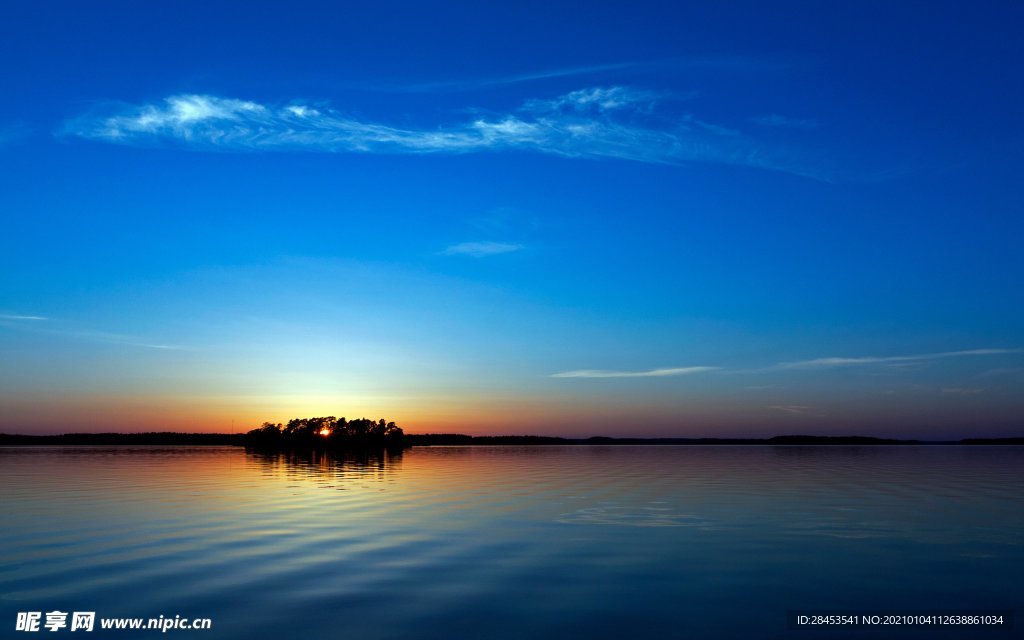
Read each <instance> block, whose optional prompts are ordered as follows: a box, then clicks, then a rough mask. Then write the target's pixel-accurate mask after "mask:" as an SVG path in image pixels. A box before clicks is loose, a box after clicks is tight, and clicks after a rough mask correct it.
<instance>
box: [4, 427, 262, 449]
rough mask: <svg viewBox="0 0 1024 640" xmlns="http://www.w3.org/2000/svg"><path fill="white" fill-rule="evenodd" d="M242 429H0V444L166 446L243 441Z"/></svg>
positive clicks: (229, 443)
mask: <svg viewBox="0 0 1024 640" xmlns="http://www.w3.org/2000/svg"><path fill="white" fill-rule="evenodd" d="M243 444H245V435H244V434H241V433H175V432H173V431H159V432H151V433H64V434H61V435H56V436H30V435H16V434H8V433H0V445H3V446H9V445H51V446H54V445H74V446H111V445H117V446H122V445H123V446H131V445H135V446H139V445H150V446H168V445H203V446H211V445H220V446H223V445H243Z"/></svg>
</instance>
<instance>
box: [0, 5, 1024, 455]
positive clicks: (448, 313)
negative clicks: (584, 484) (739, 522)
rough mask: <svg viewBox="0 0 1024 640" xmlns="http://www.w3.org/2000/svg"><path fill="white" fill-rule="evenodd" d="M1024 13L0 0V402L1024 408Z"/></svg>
mask: <svg viewBox="0 0 1024 640" xmlns="http://www.w3.org/2000/svg"><path fill="white" fill-rule="evenodd" d="M1022 18H1024V5H1021V4H1020V3H1012V2H976V3H972V4H970V5H969V6H968V5H964V4H963V3H952V2H946V3H943V2H929V3H916V2H901V3H892V2H858V3H823V2H779V3H770V4H766V3H763V2H700V3H677V2H589V3H552V2H510V3H491V2H488V3H480V2H472V3H471V2H465V3H463V2H443V3H435V2H386V1H382V2H373V3H343V2H309V1H301V0H297V1H294V2H289V3H286V4H282V3H277V2H245V3H241V2H215V3H211V2H189V1H184V2H174V3H170V2H148V3H137V2H95V3H82V2H39V1H35V0H33V1H24V0H13V1H9V2H5V3H3V6H2V7H0V82H2V86H3V99H2V100H0V221H2V228H3V233H2V234H0V431H4V432H7V433H65V432H81V431H152V430H176V431H209V432H233V431H243V430H246V429H249V428H252V427H255V426H258V425H259V424H260V423H261V422H263V421H264V420H268V421H272V422H278V421H286V420H288V419H289V418H292V417H298V416H313V415H336V416H339V417H340V416H346V417H348V418H355V417H360V416H367V417H370V418H377V417H385V418H387V419H389V420H395V421H397V422H398V424H399V425H401V426H403V427H404V428H405V429H406V431H407V432H411V433H426V432H461V433H471V434H498V433H500V434H550V435H563V436H591V435H608V436H708V437H759V436H771V435H777V434H795V433H801V434H821V435H841V434H859V435H871V436H885V437H909V438H922V439H942V438H961V437H982V436H988V437H999V436H1010V435H1024V295H1022V286H1021V284H1022V283H1024V252H1022V251H1021V245H1022V240H1024V219H1022V215H1021V214H1022V205H1024V180H1022V179H1021V177H1022V168H1024V152H1022V149H1024V125H1022V118H1021V114H1022V113H1024V83H1021V81H1020V78H1019V70H1020V69H1021V68H1022V66H1024V41H1022V39H1021V38H1020V37H1019V33H1020V29H1021V27H1022V26H1024V20H1022Z"/></svg>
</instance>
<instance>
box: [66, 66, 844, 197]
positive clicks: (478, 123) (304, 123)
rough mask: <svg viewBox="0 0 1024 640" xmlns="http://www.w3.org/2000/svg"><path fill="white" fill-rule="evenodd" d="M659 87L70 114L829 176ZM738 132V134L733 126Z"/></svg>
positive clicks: (181, 98)
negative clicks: (665, 110)
mask: <svg viewBox="0 0 1024 640" xmlns="http://www.w3.org/2000/svg"><path fill="white" fill-rule="evenodd" d="M656 98H657V96H656V95H654V94H652V93H650V92H645V91H639V90H635V89H630V88H626V87H617V86H613V87H591V88H586V89H581V90H578V91H573V92H570V93H567V94H564V95H562V96H559V97H556V98H553V99H545V100H529V101H527V102H526V103H525V104H524V105H523V107H522V108H521V109H519V110H516V111H514V112H511V113H506V114H498V115H495V116H490V117H484V118H481V117H477V118H474V119H471V120H468V121H464V122H460V123H454V124H448V125H443V126H437V127H433V128H408V127H394V126H390V125H386V124H380V123H376V122H369V121H365V120H361V119H357V118H354V117H351V116H348V115H346V114H344V113H341V112H339V111H336V110H333V109H329V108H326V107H318V108H313V107H311V106H308V105H303V104H299V103H295V102H292V103H289V104H286V105H283V106H275V105H271V104H260V103H256V102H252V101H248V100H238V99H234V98H224V97H218V96H212V95H198V94H188V95H176V96H170V97H168V98H166V99H164V101H163V102H162V103H158V104H144V105H138V106H130V107H127V108H121V109H117V110H115V112H113V113H110V114H107V115H98V116H95V115H94V116H87V117H81V118H78V119H76V120H72V121H70V122H68V123H67V125H66V127H65V130H66V132H67V133H70V134H72V135H77V136H80V137H83V138H88V139H91V140H99V141H104V142H112V143H118V144H126V145H151V146H152V145H166V144H170V145H176V146H181V147H185V148H189V149H195V150H226V151H273V150H293V151H294V150H304V151H314V152H325V153H449V154H452V153H455V154H458V153H479V152H487V151H507V150H517V151H532V152H535V153H546V154H553V155H560V156H565V157H575V158H617V159H624V160H634V161H638V162H650V163H668V164H680V163H688V162H703V163H714V164H728V165H739V166H748V167H758V168H763V169H772V170H777V171H783V172H788V173H794V174H798V175H804V176H809V177H813V178H817V179H824V173H823V172H822V170H821V169H819V168H817V167H815V165H813V163H810V162H805V161H801V160H800V159H798V158H795V157H793V156H791V154H790V153H788V152H787V151H786V150H784V149H781V148H775V147H773V148H768V147H765V146H764V145H761V144H758V143H757V142H756V141H754V140H752V139H750V138H749V137H747V136H745V135H743V134H741V133H740V132H739V131H736V130H734V129H731V128H729V127H724V126H721V125H717V124H714V123H709V122H705V121H703V120H698V119H696V118H693V117H692V116H675V117H668V116H661V117H654V116H653V109H654V108H655V106H656V102H657V100H656ZM724 134H728V135H724Z"/></svg>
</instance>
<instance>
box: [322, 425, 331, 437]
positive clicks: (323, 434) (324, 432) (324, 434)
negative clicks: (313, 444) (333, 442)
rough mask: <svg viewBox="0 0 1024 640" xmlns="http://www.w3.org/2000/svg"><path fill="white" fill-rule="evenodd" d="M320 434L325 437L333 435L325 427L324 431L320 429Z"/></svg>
mask: <svg viewBox="0 0 1024 640" xmlns="http://www.w3.org/2000/svg"><path fill="white" fill-rule="evenodd" d="M319 433H320V435H322V436H324V437H327V436H329V435H331V430H330V429H328V428H327V427H324V428H323V429H320V431H319Z"/></svg>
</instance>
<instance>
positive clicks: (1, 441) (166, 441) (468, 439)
mask: <svg viewBox="0 0 1024 640" xmlns="http://www.w3.org/2000/svg"><path fill="white" fill-rule="evenodd" d="M396 444H397V443H396ZM18 445H22V446H28V445H36V446H39V445H50V446H144V445H149V446H177V445H199V446H224V445H232V446H252V445H253V441H252V439H251V436H250V434H247V433H175V432H169V431H164V432H149V433H65V434H61V435H48V436H40V435H21V434H8V433H0V446H18ZM474 445H476V446H488V445H491V446H495V445H497V446H506V445H519V446H523V445H526V446H529V445H768V446H799V445H845V446H862V445H863V446H879V445H1024V436H1021V437H1015V438H963V439H960V440H897V439H891V438H874V437H870V436H813V435H779V436H773V437H771V438H611V437H606V436H591V437H589V438H561V437H557V436H530V435H504V436H471V435H466V434H460V433H424V434H409V435H404V436H403V437H402V439H401V445H400V446H401V447H402V448H408V447H429V446H474Z"/></svg>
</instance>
